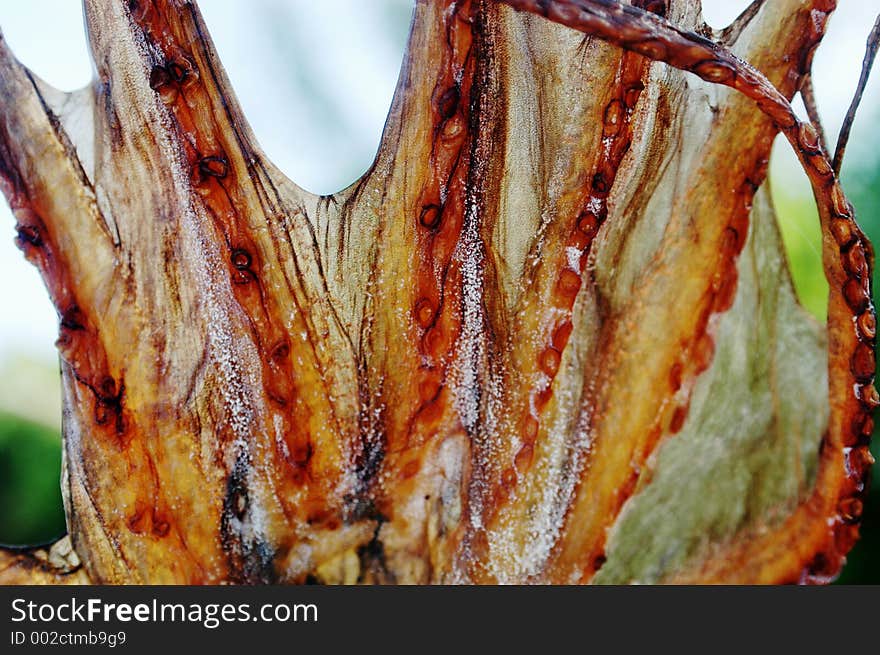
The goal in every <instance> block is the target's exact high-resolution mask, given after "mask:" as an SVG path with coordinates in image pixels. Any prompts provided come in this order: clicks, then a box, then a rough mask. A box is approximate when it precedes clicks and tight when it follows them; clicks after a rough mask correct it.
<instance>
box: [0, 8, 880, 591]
mask: <svg viewBox="0 0 880 655" xmlns="http://www.w3.org/2000/svg"><path fill="white" fill-rule="evenodd" d="M76 4H77V3H75V2H72V1H71V0H40V1H39V2H36V1H35V2H31V3H0V27H2V28H3V29H4V33H5V36H6V37H7V39H8V40H9V42H10V44H11V45H12V47H13V49H14V50H15V51H16V53H17V54H18V56H19V57H20V58H21V59H22V60H23V61H24V62H25V63H27V64H28V65H30V66H31V67H33V68H34V69H35V70H36V72H37V73H39V74H40V75H41V76H43V77H44V78H46V79H47V80H48V81H49V82H50V83H52V84H54V85H56V86H58V87H59V88H62V89H65V90H71V89H73V88H76V87H78V86H81V85H83V84H85V83H86V82H87V80H88V79H89V77H90V75H91V70H90V65H89V63H88V58H87V56H86V54H85V42H84V38H83V35H82V31H81V30H77V29H74V27H73V26H74V22H73V21H72V20H71V16H74V15H75V16H76V20H79V18H78V13H77V12H78V10H75V12H74V14H71V13H70V11H71V6H72V5H76ZM743 4H745V3H743V2H726V1H725V0H705V1H704V10H705V13H706V16H707V19H708V20H709V22H710V23H711V24H714V25H723V24H726V22H727V21H728V20H729V19H730V18H731V17H732V16H734V15H736V13H737V12H738V10H739V8H740V5H743ZM842 4H848V3H842ZM201 5H202V10H203V12H204V14H205V17H206V20H207V22H208V26H209V27H210V28H211V30H212V35H213V36H214V39H215V41H216V44H217V47H218V50H219V51H220V55H221V58H222V59H223V61H224V64H225V65H226V67H227V69H228V73H229V76H230V78H231V80H232V82H233V85H234V87H235V88H236V91H237V93H238V95H239V99H240V100H241V102H242V104H243V106H244V109H245V113H246V114H247V115H248V117H249V119H250V121H251V124H252V127H253V128H254V131H255V133H256V134H257V137H258V138H259V139H260V141H261V143H262V144H263V145H264V147H265V149H266V150H267V152H268V154H269V155H270V157H271V158H272V159H273V160H274V161H275V162H276V163H277V164H278V165H279V166H280V167H281V168H282V170H285V171H286V172H287V173H288V174H289V175H290V177H291V178H293V179H294V180H296V181H297V182H299V183H300V184H302V185H303V186H304V187H305V188H308V189H309V190H311V191H316V192H321V193H328V192H332V191H335V190H338V189H341V188H343V187H345V186H346V185H347V184H348V183H350V182H351V181H353V180H354V179H356V178H357V177H358V176H359V175H360V174H361V173H362V172H363V171H364V170H365V169H366V168H367V166H369V164H370V161H371V159H372V156H373V153H374V151H375V148H376V146H377V144H378V140H379V135H380V132H381V128H382V123H383V121H384V115H385V112H386V111H387V107H388V105H389V102H390V99H391V94H392V91H393V87H394V84H395V82H396V76H397V70H398V68H399V65H400V59H401V56H402V52H403V47H404V43H405V39H406V33H407V27H408V24H409V16H410V9H411V6H412V5H411V1H410V0H373V1H371V2H369V3H363V2H359V1H358V0H327V1H326V2H322V3H312V2H306V1H305V0H252V1H251V2H245V1H244V0H212V1H211V2H202V3H201ZM65 12H66V13H65ZM845 12H849V13H845ZM878 12H880V0H874V1H872V2H865V3H862V4H860V6H859V7H855V6H847V7H841V8H840V9H839V10H838V13H839V14H840V15H838V16H835V17H834V19H833V20H832V23H831V28H830V29H829V33H828V36H827V37H826V43H824V44H823V46H822V47H821V48H820V49H819V54H818V55H817V58H816V64H815V65H814V70H815V74H814V78H815V79H816V86H817V94H818V96H819V101H820V103H819V105H820V110H822V112H823V117H824V118H825V119H826V128H828V131H829V137H830V138H831V139H832V142H833V140H834V137H835V136H836V132H837V127H838V126H839V124H840V120H841V119H842V116H843V112H844V111H845V108H846V105H847V104H848V102H849V96H850V94H851V92H852V90H853V89H854V87H855V80H856V79H857V78H858V73H859V67H860V63H861V53H862V49H863V44H864V39H865V37H866V35H867V32H868V31H869V29H870V25H871V23H873V17H874V16H875V15H876V14H877V13H878ZM47 16H52V17H53V18H51V19H50V20H48V23H47V18H46V17H47ZM38 23H39V29H37V25H38ZM326 43H331V44H332V47H331V48H326V47H325V44H326ZM314 53H320V54H321V56H319V57H316V56H314ZM255 59H258V60H259V62H260V65H259V66H256V67H255V66H254V65H253V64H254V60H255ZM876 86H877V84H876V81H874V82H872V83H871V84H870V85H869V92H868V93H867V94H866V97H865V101H864V102H863V105H862V109H861V112H860V115H859V117H858V119H857V122H856V128H855V130H854V133H853V140H852V142H851V143H852V145H851V146H850V148H849V152H848V159H847V161H846V163H845V165H844V170H843V175H842V178H843V184H844V188H845V189H846V191H847V193H848V194H849V197H850V199H851V200H852V202H853V204H854V205H855V207H856V212H857V216H858V220H859V222H860V223H861V225H862V227H863V229H864V230H865V231H866V232H867V233H868V235H869V237H870V238H871V239H872V241H873V242H874V243H880V154H878V152H877V147H876V146H877V145H878V144H880V140H878V138H877V135H876V134H874V133H873V131H872V130H871V126H872V125H876V124H877V123H878V121H880V102H878V94H877V92H876V88H875V87H876ZM843 90H845V93H844V92H843ZM281 115H283V117H284V118H283V120H279V116H281ZM303 125H305V126H307V127H308V128H309V129H307V130H305V132H304V131H303V129H302V126H303ZM770 179H771V188H772V191H773V198H774V202H775V204H776V207H777V211H778V214H779V220H780V224H781V228H782V233H783V238H784V240H785V245H786V249H787V252H788V255H789V260H790V264H791V269H792V273H793V276H794V279H795V286H796V288H797V290H798V294H799V296H800V298H801V301H802V303H803V304H804V306H805V307H806V308H807V309H809V310H810V311H811V312H812V313H813V314H814V315H815V316H816V317H817V318H818V319H820V320H824V318H825V312H826V305H827V293H828V287H827V284H826V283H825V279H824V277H823V275H822V267H821V255H820V248H819V244H820V235H819V229H818V218H817V216H816V210H815V206H814V202H813V198H812V194H811V193H810V189H809V185H808V183H807V181H806V178H805V176H804V175H803V174H802V173H801V172H800V169H799V166H798V164H797V162H796V161H795V160H794V157H793V156H792V155H791V153H790V151H789V149H788V145H787V144H786V143H784V142H779V141H777V143H776V145H775V146H774V154H773V159H772V164H771V176H770ZM6 213H8V212H6V211H5V208H0V279H3V280H6V281H5V282H4V283H3V287H2V288H0V301H2V302H0V305H2V306H6V307H10V306H13V307H16V309H15V310H13V311H11V310H8V309H7V310H6V314H0V507H2V508H3V513H2V516H0V542H2V543H10V544H34V543H41V542H45V541H48V540H51V539H53V538H55V537H57V536H58V535H60V534H62V533H63V532H64V512H63V508H62V503H61V495H60V491H59V477H60V462H61V456H60V437H59V430H60V416H61V412H60V393H59V380H58V366H57V359H56V358H55V356H54V353H53V350H52V341H53V339H54V338H53V336H52V332H53V331H54V329H55V325H56V323H57V320H56V319H55V317H54V313H53V312H52V310H51V307H50V306H49V304H48V298H47V297H46V294H45V292H44V291H43V290H42V289H41V288H40V283H39V280H38V278H37V276H36V273H35V272H34V271H33V270H31V269H30V268H29V267H28V266H27V264H26V263H25V262H24V259H23V258H22V257H21V256H20V255H19V254H17V253H14V251H13V250H12V248H11V242H12V239H13V236H14V232H13V229H12V227H13V225H14V222H13V221H12V218H11V217H7V216H6V215H5V214H6ZM3 242H6V243H3ZM3 248H6V250H3ZM10 253H11V254H10ZM875 280H876V277H875ZM805 411H809V408H805ZM877 438H878V437H877V435H875V441H874V445H873V448H872V450H873V452H874V456H875V458H877V459H880V447H878V443H877ZM874 473H875V479H878V480H880V475H878V474H880V466H878V465H875V467H874ZM865 508H866V512H865V517H864V523H863V527H862V539H861V541H860V542H859V543H858V544H857V545H856V547H855V548H854V549H853V551H852V553H851V554H850V556H849V558H848V563H847V565H846V567H845V568H844V571H843V574H842V575H841V577H840V579H839V581H838V582H839V583H850V584H852V583H875V584H876V583H880V484H877V485H874V487H873V489H872V491H871V494H870V497H869V499H868V501H867V503H866V505H865Z"/></svg>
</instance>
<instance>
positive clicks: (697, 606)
mask: <svg viewBox="0 0 880 655" xmlns="http://www.w3.org/2000/svg"><path fill="white" fill-rule="evenodd" d="M0 604H2V607H3V609H2V612H0V615H2V617H3V628H4V632H3V636H2V642H0V643H2V645H0V652H2V653H17V652H45V651H48V650H55V651H67V650H70V649H75V650H77V651H79V650H82V649H86V650H90V651H94V650H112V651H114V652H151V653H160V654H161V655H164V654H165V652H166V651H167V650H168V649H169V648H170V649H171V652H177V650H178V648H183V647H184V646H187V647H190V648H198V652H199V654H200V655H201V653H210V652H218V653H221V652H231V651H234V652H243V653H246V654H247V655H256V654H257V653H259V652H261V651H263V650H275V649H276V646H277V645H278V644H288V645H290V647H291V648H292V650H293V651H301V650H302V649H305V648H311V647H321V648H322V649H325V650H326V649H327V648H330V652H342V651H341V650H340V649H344V648H358V649H359V651H357V652H373V651H383V652H386V651H387V652H398V651H400V652H419V651H421V650H422V649H428V650H430V651H433V650H436V649H439V650H440V652H449V653H454V654H457V653H458V652H460V651H461V652H470V651H472V649H473V648H475V647H477V646H482V647H486V648H491V649H492V651H491V652H496V651H497V650H499V649H505V648H516V650H517V651H519V650H521V649H523V648H535V649H539V652H555V649H557V648H562V647H563V646H565V645H578V646H579V650H584V651H585V652H586V651H589V650H590V649H591V648H593V647H594V646H595V647H598V646H600V645H605V646H626V650H630V649H632V648H656V647H657V646H660V645H669V646H673V647H682V646H685V645H700V644H702V645H703V647H706V648H708V647H713V646H712V644H720V643H722V642H723V643H724V644H726V645H728V646H735V647H737V648H740V647H741V648H752V647H754V646H756V645H757V644H761V646H762V648H763V647H769V646H770V645H771V644H773V643H774V642H778V643H779V645H780V646H784V647H785V648H786V650H790V649H793V648H795V647H796V646H797V645H798V644H801V643H803V644H804V645H805V646H807V645H809V647H810V648H817V647H819V646H821V645H822V644H823V642H825V641H827V644H826V646H827V647H829V648H834V647H835V646H834V644H835V643H838V640H839V639H840V635H841V631H843V632H845V633H847V635H848V636H847V637H846V640H847V644H848V645H850V646H852V645H854V644H855V642H853V641H852V639H856V640H858V639H859V638H861V637H860V635H862V636H864V637H865V638H866V639H869V644H870V642H873V639H875V638H873V637H868V636H867V627H868V626H869V625H871V616H870V615H871V613H872V612H874V611H876V610H875V608H876V607H878V606H880V588H878V587H859V588H827V589H803V588H794V587H789V588H717V587H715V588H681V587H679V588H659V587H653V588H651V587H643V588H620V587H617V588H604V589H600V588H574V587H487V588H462V587H456V588H453V587H430V588H429V587H409V588H393V587H374V588H367V587H315V586H305V587H82V588H75V587H2V588H0ZM869 644H866V645H869ZM548 648H551V649H553V650H552V651H551V650H546V649H548ZM286 650H290V649H286ZM352 652H355V651H352ZM487 652H489V651H487Z"/></svg>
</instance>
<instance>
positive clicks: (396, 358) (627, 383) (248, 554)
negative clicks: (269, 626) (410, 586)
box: [0, 0, 878, 583]
mask: <svg viewBox="0 0 880 655" xmlns="http://www.w3.org/2000/svg"><path fill="white" fill-rule="evenodd" d="M508 5H514V7H510V6H508ZM516 9H524V10H526V11H516ZM831 9H833V3H829V2H821V1H818V0H816V1H812V2H810V1H806V0H778V1H776V2H772V3H760V2H758V3H755V4H754V5H753V6H752V7H751V8H750V9H749V10H748V11H747V13H746V14H744V15H743V17H742V19H741V20H739V21H737V22H736V23H735V24H734V25H733V26H731V27H730V28H729V29H727V30H724V31H722V32H719V33H717V34H716V33H712V32H711V30H709V29H708V28H707V27H706V26H705V25H704V24H703V23H702V18H701V15H700V10H699V4H698V2H695V1H693V0H690V1H687V0H678V1H672V2H669V3H665V2H657V1H652V2H636V3H634V6H632V7H630V6H623V5H621V4H618V3H616V2H610V1H608V0H592V1H587V0H581V1H580V2H574V1H569V0H558V1H548V2H529V1H526V0H522V1H520V0H510V1H509V2H506V3H500V2H492V1H489V0H470V1H468V0H464V1H457V2H453V1H451V0H420V1H419V2H417V3H416V5H415V12H414V19H413V26H412V34H411V38H410V43H409V48H408V51H407V56H406V59H405V63H404V67H403V70H402V72H401V79H400V83H399V86H398V90H397V93H396V95H395V97H394V100H393V103H392V107H391V113H390V115H389V119H388V123H387V125H386V129H385V133H384V135H383V138H382V143H381V145H380V149H379V152H378V155H377V158H376V161H375V163H374V165H373V166H372V168H371V169H370V170H369V171H368V172H367V173H366V174H365V175H364V176H363V178H362V179H361V180H359V181H358V182H357V183H356V184H354V185H353V186H352V187H351V188H349V189H346V190H344V191H342V192H340V193H338V194H334V195H332V196H322V197H317V196H314V195H311V194H309V193H307V192H305V191H303V190H301V189H299V188H298V187H296V186H295V185H294V184H293V183H291V182H290V181H289V180H287V179H286V178H285V177H284V176H283V175H282V174H281V173H280V172H279V171H278V170H277V169H276V168H274V167H273V166H272V165H271V163H269V162H268V161H267V160H266V158H265V157H264V156H263V155H262V154H261V152H260V150H259V148H258V146H257V145H256V143H255V140H254V138H253V136H252V134H251V133H250V131H249V129H248V127H247V125H246V123H245V120H244V118H243V116H242V114H241V111H240V109H239V107H238V105H237V104H236V101H235V99H234V96H233V94H232V91H231V89H230V87H229V83H228V81H227V80H226V78H225V76H224V74H223V71H222V68H221V66H220V63H219V61H218V58H217V56H216V53H215V51H214V49H213V46H212V45H211V43H210V41H209V39H208V37H207V32H206V29H205V26H204V23H203V22H202V20H201V18H200V16H199V14H198V11H197V9H196V7H195V6H194V5H193V4H192V3H191V2H185V1H183V0H155V1H152V2H149V1H147V0H136V1H135V0H132V1H131V2H120V1H119V0H87V1H86V12H87V19H88V25H89V33H90V40H91V43H92V48H93V54H94V59H95V62H96V64H97V69H98V79H97V81H96V82H95V83H94V84H93V85H92V86H91V87H89V88H88V89H85V90H83V91H80V92H78V93H75V94H70V95H66V94H61V93H58V92H57V91H53V90H51V89H49V88H47V87H46V85H45V84H43V83H42V82H40V81H38V80H36V79H35V78H34V77H33V76H32V75H30V74H29V73H28V72H27V71H26V70H25V69H24V68H22V67H21V66H20V65H19V64H18V63H17V62H15V60H14V59H13V58H12V56H11V55H10V54H9V52H8V51H6V50H4V51H3V52H2V55H0V97H2V98H3V100H2V104H0V106H2V112H3V113H2V118H3V121H2V125H0V168H2V174H3V178H4V181H5V191H6V195H7V197H8V198H9V200H10V203H11V205H12V206H13V209H14V210H15V213H16V217H17V219H18V222H19V225H18V233H19V242H20V244H21V245H22V247H23V249H24V250H25V253H26V255H27V256H28V257H29V258H30V259H31V260H32V261H33V262H34V263H35V264H36V265H37V266H39V268H40V270H41V271H42V272H43V275H44V277H45V279H46V281H47V286H48V287H49V290H50V293H51V294H52V298H53V301H54V302H55V304H56V306H57V307H58V309H59V314H60V316H61V336H60V339H59V348H60V351H61V357H62V362H63V366H62V374H63V380H64V397H65V415H64V440H65V468H64V479H63V486H64V492H65V498H66V503H67V512H68V522H69V527H70V534H71V537H72V539H73V544H74V546H75V548H76V553H77V554H78V555H79V558H80V559H81V560H82V564H83V568H82V569H80V570H79V573H78V574H77V576H78V577H77V580H80V579H82V578H83V577H85V576H88V579H90V580H92V581H96V582H112V583H127V582H132V583H144V582H151V583H163V582H183V583H215V582H226V581H231V582H246V583H258V582H306V581H318V582H328V583H340V582H342V583H350V582H365V583H371V582H382V583H389V582H390V583H428V582H441V583H450V582H476V583H492V582H538V583H561V582H564V583H568V582H591V581H593V582H615V583H620V582H678V581H688V582H790V581H822V580H825V579H828V578H830V577H833V575H835V574H836V572H837V571H838V570H839V568H840V566H841V564H842V562H843V557H844V555H845V554H846V552H847V551H848V550H849V548H850V547H851V546H852V543H853V541H854V540H855V538H856V537H857V534H858V519H859V516H860V513H861V500H862V496H863V493H864V486H865V478H866V475H867V470H868V468H869V467H870V463H871V458H870V454H869V453H868V451H867V438H868V435H870V432H871V429H872V427H873V422H872V419H871V416H870V411H871V410H872V409H873V407H874V406H875V405H876V404H877V402H878V396H877V392H876V391H875V389H874V387H873V386H872V382H873V374H874V350H873V344H874V333H875V320H874V313H873V307H872V305H871V293H870V292H871V290H870V274H869V273H870V271H869V268H870V259H871V256H870V247H869V244H868V243H867V241H866V239H865V238H864V236H863V235H862V234H861V232H860V231H859V229H858V227H857V225H856V224H855V222H854V218H853V215H852V209H851V207H850V206H849V205H848V203H847V202H846V199H845V197H844V196H843V192H842V191H841V189H840V186H839V185H838V184H837V183H836V181H835V178H834V175H833V172H832V170H831V166H830V163H829V161H828V158H827V155H826V154H825V153H824V152H823V151H822V150H821V147H820V145H819V140H818V137H817V135H816V133H815V131H814V130H812V128H810V127H809V126H808V125H802V124H801V123H799V122H798V121H797V119H796V118H795V117H794V115H793V114H792V113H791V111H790V107H789V105H788V102H787V99H790V98H791V96H792V95H793V94H794V93H795V92H796V91H797V90H798V89H799V88H800V85H801V82H802V79H803V76H804V75H805V74H806V73H807V72H808V70H809V63H810V59H811V56H812V52H813V50H814V49H815V47H816V45H817V44H818V42H819V40H820V39H821V36H822V33H823V30H824V25H825V20H826V18H827V14H828V12H829V11H830V10H831ZM536 13H538V14H546V15H545V16H541V15H535V14H536ZM657 15H659V16H661V17H662V18H658V17H657ZM548 18H549V19H550V20H548ZM553 21H555V22H562V23H564V24H565V25H567V26H563V25H558V24H556V23H555V22H553ZM673 26H675V27H673ZM694 31H696V32H699V33H700V34H702V35H703V36H700V37H698V36H696V35H695V34H693V32H694ZM584 32H587V35H585V34H584ZM709 37H711V38H715V39H717V40H718V43H717V44H716V43H715V42H713V41H711V40H709ZM721 43H723V45H721ZM728 49H729V50H728ZM655 60H662V61H663V62H666V63H660V62H658V61H655ZM742 60H746V61H749V62H750V63H751V64H753V65H754V67H755V68H751V67H749V66H747V65H746V64H744V63H743V61H742ZM682 69H684V70H682ZM757 70H760V71H761V73H763V75H762V74H761V73H758V72H757ZM765 76H766V78H765ZM730 87H732V88H730ZM755 101H757V105H756V103H755ZM779 130H782V131H783V132H784V133H785V134H786V136H788V137H789V138H790V139H791V140H792V142H793V144H794V145H795V147H796V149H797V150H798V153H799V156H800V158H801V160H802V162H803V163H804V165H805V168H806V170H807V172H808V175H809V177H810V179H811V182H812V183H813V186H814V190H815V191H816V197H817V201H818V204H819V207H820V216H821V218H822V221H823V231H824V234H825V242H824V255H825V268H826V276H827V277H828V279H829V281H830V282H831V296H830V299H829V318H828V325H827V329H826V328H824V327H823V326H820V325H818V324H816V323H815V322H814V321H813V320H812V319H811V318H810V317H809V316H807V315H806V313H805V312H804V311H803V310H802V309H801V308H800V307H799V305H798V304H797V301H796V298H795V294H794V292H793V290H792V285H791V281H790V279H789V274H788V271H787V268H786V264H785V258H784V255H783V254H782V245H781V240H780V237H779V234H778V231H777V229H776V224H775V217H774V215H773V211H772V208H771V206H770V204H769V200H768V193H767V190H766V188H764V187H762V184H763V182H764V179H765V176H766V166H767V158H768V156H769V152H770V146H771V143H772V140H773V137H774V136H775V134H776V133H777V132H778V131H779ZM3 557H4V558H5V559H4V560H2V561H3V565H4V567H5V568H4V569H3V570H2V571H0V581H3V580H6V581H22V580H26V579H27V577H28V575H29V574H30V573H29V572H30V571H32V570H34V567H33V566H30V565H31V564H32V563H33V562H34V560H33V559H29V558H28V556H27V555H22V554H8V555H4V556H3ZM47 561H51V559H50V560H47ZM28 566H30V568H28ZM40 570H41V573H40V575H42V576H45V575H46V574H45V572H44V571H45V568H43V569H40ZM35 581H36V580H35ZM58 581H61V578H60V577H59V579H58Z"/></svg>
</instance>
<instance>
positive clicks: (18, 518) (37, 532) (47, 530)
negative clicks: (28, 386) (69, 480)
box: [0, 412, 65, 544]
mask: <svg viewBox="0 0 880 655" xmlns="http://www.w3.org/2000/svg"><path fill="white" fill-rule="evenodd" d="M60 479H61V438H60V435H59V434H58V432H57V431H56V430H53V429H51V428H47V427H43V426H42V425H39V424H38V423H33V422H31V421H28V420H26V419H22V418H19V417H17V416H13V415H11V414H7V413H5V412H0V507H3V520H2V521H0V543H7V544H36V543H43V542H45V541H48V540H50V539H53V538H55V537H58V536H59V535H61V534H63V533H64V529H65V528H64V508H63V507H62V502H61V485H60V482H59V481H60Z"/></svg>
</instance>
